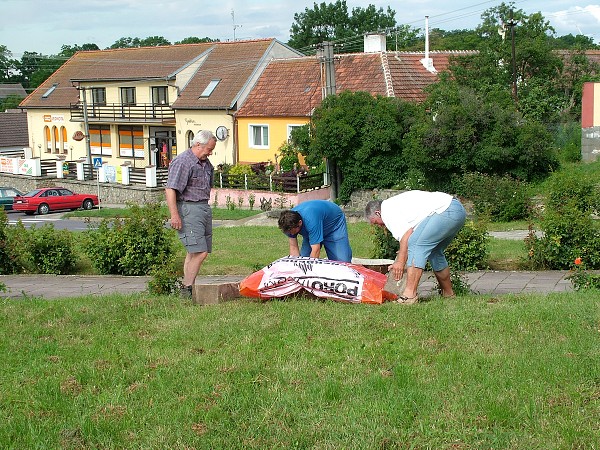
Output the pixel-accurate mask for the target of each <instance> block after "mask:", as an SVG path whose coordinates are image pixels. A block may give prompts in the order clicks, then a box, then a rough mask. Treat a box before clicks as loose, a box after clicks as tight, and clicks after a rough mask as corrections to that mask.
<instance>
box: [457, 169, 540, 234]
mask: <svg viewBox="0 0 600 450" xmlns="http://www.w3.org/2000/svg"><path fill="white" fill-rule="evenodd" d="M456 191H457V192H458V193H459V194H460V195H461V196H464V197H466V198H468V199H469V200H471V201H472V202H473V212H474V213H475V215H477V216H478V217H482V218H489V220H491V221H492V222H510V221H512V220H520V219H525V218H527V217H528V216H529V212H530V210H531V199H530V197H529V185H528V184H527V183H524V182H522V181H519V180H515V179H513V178H511V177H509V176H502V177H501V176H498V175H486V174H483V173H467V174H465V175H463V177H462V178H461V179H460V181H458V182H457V186H456Z"/></svg>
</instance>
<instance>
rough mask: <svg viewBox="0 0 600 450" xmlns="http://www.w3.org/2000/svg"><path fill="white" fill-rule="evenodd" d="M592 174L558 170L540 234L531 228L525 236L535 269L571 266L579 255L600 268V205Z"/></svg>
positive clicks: (549, 193)
mask: <svg viewBox="0 0 600 450" xmlns="http://www.w3.org/2000/svg"><path fill="white" fill-rule="evenodd" d="M598 200H599V194H598V188H597V187H596V183H595V180H594V179H593V177H591V176H583V175H581V174H579V175H577V174H557V175H556V176H555V177H553V179H552V180H550V182H549V188H548V194H547V196H546V204H545V209H544V211H543V212H542V213H541V217H540V228H541V231H542V232H543V235H542V236H541V237H539V236H538V235H537V234H536V233H535V230H533V229H532V230H531V232H530V234H529V236H528V237H527V239H526V240H525V244H526V245H527V254H528V258H529V264H530V267H531V268H532V269H555V270H562V269H569V268H571V267H572V262H573V261H574V260H575V259H576V258H581V259H583V260H585V261H586V265H587V268H589V269H599V268H600V229H599V227H598V224H597V223H596V221H595V220H594V218H593V216H592V214H594V213H596V212H597V210H598V205H599V202H598Z"/></svg>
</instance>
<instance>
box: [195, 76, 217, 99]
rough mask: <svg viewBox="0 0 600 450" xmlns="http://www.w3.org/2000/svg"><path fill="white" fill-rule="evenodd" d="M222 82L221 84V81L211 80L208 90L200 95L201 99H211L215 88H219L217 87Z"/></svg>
mask: <svg viewBox="0 0 600 450" xmlns="http://www.w3.org/2000/svg"><path fill="white" fill-rule="evenodd" d="M220 82H221V80H210V83H208V86H206V88H205V89H204V91H203V92H202V94H200V97H199V98H202V97H210V94H212V93H213V91H214V90H215V88H216V87H217V85H218V84H219V83H220Z"/></svg>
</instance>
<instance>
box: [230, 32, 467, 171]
mask: <svg viewBox="0 0 600 450" xmlns="http://www.w3.org/2000/svg"><path fill="white" fill-rule="evenodd" d="M366 39H367V38H365V48H370V51H369V52H368V53H348V54H340V55H335V57H334V63H333V64H334V71H335V92H336V93H339V92H342V91H353V92H357V91H365V92H369V93H371V94H372V95H381V96H388V97H398V98H402V99H404V100H407V101H413V102H421V101H423V100H425V96H426V95H425V93H424V89H425V88H426V87H427V86H429V85H430V84H432V83H434V82H436V81H438V74H439V73H440V72H442V71H444V70H446V69H447V68H448V64H449V60H450V58H451V57H452V56H459V55H465V54H468V53H471V52H465V51H439V52H428V57H427V58H426V56H425V54H424V53H423V52H396V51H392V52H390V51H385V46H384V45H385V38H383V39H382V46H380V47H375V50H373V46H372V45H368V43H367V40H366ZM325 73H326V67H325V63H324V57H323V56H322V55H317V56H304V57H301V58H288V59H276V60H272V61H271V62H270V63H269V64H268V66H267V67H266V68H265V70H264V71H263V72H262V74H261V76H260V78H259V79H258V81H257V83H256V85H255V86H254V88H253V89H252V92H251V93H250V94H249V95H248V97H247V99H246V101H245V103H244V104H243V105H242V106H241V107H240V109H239V110H238V111H237V112H236V114H235V117H236V123H237V134H238V140H237V141H238V157H237V159H238V161H239V162H243V163H255V162H265V161H272V162H275V161H276V160H277V159H278V158H279V154H280V150H279V148H280V147H281V145H283V144H285V143H286V142H287V141H288V139H289V137H290V133H291V130H292V129H293V128H294V127H298V126H302V125H305V124H307V123H308V122H309V120H310V118H311V116H312V112H313V110H314V108H315V107H317V106H319V105H320V103H321V101H322V100H323V98H324V95H325V92H326V88H327V86H326V83H327V80H326V79H325V78H326V77H325Z"/></svg>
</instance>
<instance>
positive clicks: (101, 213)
mask: <svg viewBox="0 0 600 450" xmlns="http://www.w3.org/2000/svg"><path fill="white" fill-rule="evenodd" d="M161 210H162V215H163V216H164V217H165V218H168V217H169V210H168V209H167V207H166V206H162V207H161ZM212 211H213V219H214V220H239V219H245V218H246V217H252V216H255V215H257V214H260V213H261V212H262V211H261V210H260V209H259V210H256V209H253V210H250V209H239V208H236V209H226V208H213V209H212ZM63 217H67V218H69V217H71V218H72V217H80V218H83V217H90V218H100V219H111V218H116V217H131V211H130V209H129V208H100V209H93V210H91V211H85V210H81V211H72V212H68V213H65V214H63Z"/></svg>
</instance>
